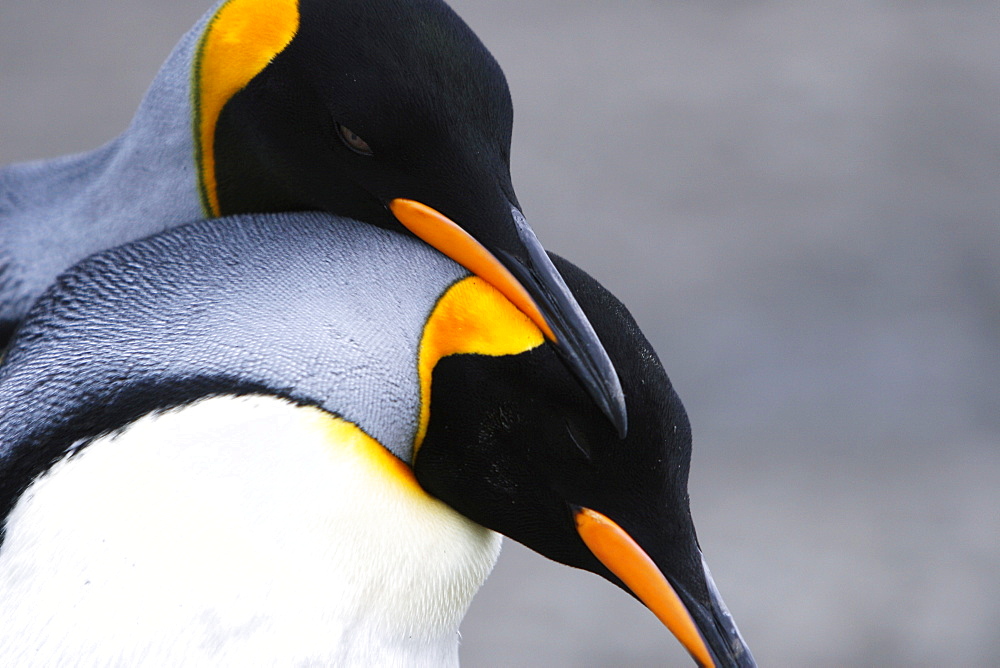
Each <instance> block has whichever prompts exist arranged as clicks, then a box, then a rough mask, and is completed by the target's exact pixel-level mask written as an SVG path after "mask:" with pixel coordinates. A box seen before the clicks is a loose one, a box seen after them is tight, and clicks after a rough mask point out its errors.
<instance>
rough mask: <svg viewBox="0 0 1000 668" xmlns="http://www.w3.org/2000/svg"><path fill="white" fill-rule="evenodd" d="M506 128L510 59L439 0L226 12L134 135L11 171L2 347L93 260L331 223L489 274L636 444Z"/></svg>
mask: <svg viewBox="0 0 1000 668" xmlns="http://www.w3.org/2000/svg"><path fill="white" fill-rule="evenodd" d="M512 117H513V112H512V106H511V99H510V92H509V89H508V87H507V82H506V79H505V77H504V75H503V72H502V71H501V69H500V67H499V65H498V64H497V62H496V61H495V60H494V59H493V57H492V56H491V55H490V53H489V52H488V51H487V49H486V47H485V46H483V44H482V43H481V42H480V41H479V39H478V38H477V37H476V36H475V34H473V32H472V31H471V30H470V29H469V27H468V26H467V25H466V24H465V23H464V22H463V21H462V20H461V19H460V18H459V17H458V16H457V15H456V14H455V13H454V12H453V11H452V10H451V9H450V8H449V7H448V6H447V5H445V4H444V2H442V1H441V0H220V1H219V2H217V3H216V4H215V6H213V7H212V8H211V9H210V10H209V11H208V12H207V13H206V14H205V15H204V16H203V17H202V18H201V20H200V21H199V22H198V23H197V24H196V25H195V26H194V28H192V30H191V31H189V32H188V33H187V34H186V35H185V36H184V37H183V38H182V39H181V41H180V43H179V44H178V45H177V47H176V48H175V49H174V51H173V53H172V54H171V55H170V57H169V58H168V60H167V61H166V63H165V64H164V65H163V67H162V68H161V70H160V72H159V74H158V75H157V76H156V78H155V80H154V81H153V83H152V85H151V87H150V89H149V91H148V92H147V94H146V96H145V97H144V99H143V101H142V103H141V104H140V107H139V110H138V112H137V113H136V115H135V117H134V119H133V121H132V123H131V125H130V127H129V128H128V129H127V130H126V131H125V133H124V134H122V135H121V136H119V137H118V138H117V139H115V140H113V141H112V142H111V143H109V144H107V145H105V146H103V147H101V148H99V149H97V150H95V151H93V152H90V153H85V154H82V155H74V156H68V157H64V158H59V159H56V160H51V161H44V162H35V163H27V164H20V165H13V166H10V167H8V168H6V169H5V170H3V171H0V346H2V345H3V342H4V340H6V339H7V338H8V337H9V336H10V333H11V331H12V329H13V328H14V327H15V326H16V324H17V323H18V322H19V321H20V320H21V319H22V318H23V317H24V314H25V313H26V312H27V310H28V308H29V307H30V306H31V304H32V302H33V301H34V300H35V299H36V298H37V297H38V295H39V294H41V292H42V291H43V290H44V289H45V288H46V287H47V286H48V285H49V284H50V283H51V282H52V281H53V280H54V279H55V277H56V276H57V275H58V274H60V273H61V272H62V271H64V270H65V269H67V268H68V267H69V266H70V265H72V264H74V263H75V262H77V261H79V260H81V259H83V258H85V257H87V256H88V255H90V254H92V253H95V252H98V251H100V250H104V249H107V248H111V247H114V246H117V245H119V244H122V243H126V242H128V241H132V240H135V239H139V238H142V237H145V236H147V235H149V234H154V233H157V232H160V231H163V230H165V229H168V228H170V227H172V226H176V225H179V224H183V223H187V222H190V221H193V220H196V219H199V218H203V217H217V216H221V215H230V214H237V213H254V212H278V211H306V210H320V211H328V212H331V213H334V214H338V215H339V216H347V217H350V218H354V219H357V220H361V221H363V222H366V223H369V224H372V225H377V226H381V227H386V228H393V229H398V230H405V231H407V232H409V233H412V234H414V235H416V236H417V237H420V238H421V239H423V240H424V241H426V242H427V243H429V244H430V245H432V246H434V247H435V248H437V249H438V250H439V251H441V252H443V253H444V254H445V255H447V256H449V257H450V258H452V259H453V260H455V261H456V262H458V263H459V264H461V265H463V266H464V267H466V268H467V269H469V270H470V271H472V272H473V273H475V274H477V275H479V276H481V277H482V278H484V279H485V280H487V281H489V282H490V283H491V284H492V285H493V286H494V287H496V288H497V289H498V290H500V291H501V292H502V293H503V294H504V295H505V296H506V297H507V298H508V299H510V300H511V301H512V302H514V303H515V304H517V305H518V307H519V308H520V309H521V310H522V311H524V312H525V313H527V314H528V315H529V316H530V317H531V318H532V320H533V321H534V322H535V324H536V325H537V326H538V327H539V328H540V329H541V330H542V331H543V332H544V333H545V335H546V337H547V338H548V339H549V341H550V342H552V343H553V345H554V346H555V349H556V350H557V351H559V353H560V355H561V356H562V358H563V360H564V362H565V363H566V364H567V365H568V366H569V368H570V369H572V370H573V372H574V373H575V374H576V375H577V377H578V379H579V380H580V381H581V382H582V383H583V385H584V387H585V388H587V390H588V392H589V393H590V394H591V396H592V397H593V398H594V400H595V401H596V402H597V404H598V405H599V406H600V407H601V409H602V411H603V412H604V413H605V414H606V415H607V416H608V418H609V419H610V420H611V421H612V423H614V424H615V426H616V428H617V429H618V431H619V433H621V434H622V435H624V434H625V433H626V431H627V424H626V420H625V410H624V402H623V399H622V392H621V384H620V381H619V379H618V378H617V377H616V376H615V374H614V369H613V367H612V365H611V362H610V360H609V359H608V356H607V353H606V351H604V350H603V348H602V347H601V345H600V342H599V340H598V339H597V336H596V335H595V333H594V330H593V327H592V326H591V324H590V323H589V322H587V319H586V318H585V317H584V316H583V313H582V311H581V310H580V308H579V305H578V304H577V303H576V301H575V300H574V299H573V297H572V294H571V293H570V291H569V290H568V289H567V287H566V284H565V282H564V281H563V279H562V277H561V276H560V275H559V273H558V271H557V270H556V269H555V267H554V266H553V264H552V262H551V261H550V260H549V258H548V256H547V255H546V254H545V252H544V251H543V250H542V247H541V245H540V244H539V242H538V240H537V239H536V237H535V235H534V233H533V232H532V230H531V228H530V227H529V226H528V224H527V222H526V221H525V218H524V216H523V215H522V213H521V208H520V205H519V204H518V201H517V197H516V195H515V194H514V189H513V186H512V184H511V178H510V142H511V126H512Z"/></svg>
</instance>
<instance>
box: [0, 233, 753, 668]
mask: <svg viewBox="0 0 1000 668" xmlns="http://www.w3.org/2000/svg"><path fill="white" fill-rule="evenodd" d="M287 232H291V233H287ZM555 261H556V263H557V266H559V268H560V271H562V272H563V273H564V275H566V277H567V280H568V281H569V284H570V286H571V287H572V289H573V290H574V294H575V295H576V296H577V298H578V299H580V302H581V304H582V305H583V307H584V308H585V309H586V312H587V316H588V317H589V318H590V319H591V320H592V321H593V322H594V323H595V326H596V327H597V328H598V331H599V333H600V335H601V337H602V341H603V342H604V343H605V345H606V346H608V349H609V351H611V354H612V359H614V360H615V366H616V370H617V372H618V373H619V374H620V375H621V377H622V379H623V382H624V383H625V388H626V393H627V394H626V396H627V397H628V398H629V411H630V420H631V421H632V424H633V427H632V429H630V433H629V436H628V437H627V438H626V439H625V440H622V439H620V438H619V436H618V434H617V432H616V430H615V428H614V427H613V425H611V424H610V423H609V422H608V421H607V420H606V419H604V417H603V416H601V415H600V414H599V413H595V411H593V409H592V407H591V406H592V404H591V403H590V401H589V399H588V397H587V395H586V393H585V391H584V390H583V389H582V388H580V386H579V384H578V383H577V382H576V380H575V379H574V377H573V376H572V375H571V374H570V373H568V372H567V370H566V369H565V367H564V366H563V364H562V363H561V361H560V358H559V357H558V355H557V354H556V353H555V352H554V351H553V350H552V346H551V344H549V343H547V342H545V340H544V338H543V337H542V335H541V333H540V331H539V330H538V329H537V327H535V325H534V324H533V323H532V322H531V321H530V319H528V318H527V317H526V316H525V315H524V314H523V313H521V312H520V311H519V310H517V309H516V308H514V307H513V306H512V305H511V304H510V303H509V302H508V301H507V300H505V299H504V298H503V297H502V296H501V295H500V294H499V293H498V292H497V291H496V290H495V289H494V288H492V287H491V286H490V285H489V284H488V283H486V282H485V281H482V280H481V279H479V278H477V277H471V276H469V275H468V272H466V271H465V270H464V269H462V268H461V267H459V266H457V265H455V264H454V263H452V262H450V261H449V260H447V259H446V258H444V257H443V256H441V255H440V254H438V253H435V252H434V251H433V250H431V249H429V248H427V247H426V246H424V245H423V244H421V243H419V242H417V241H416V240H414V239H411V238H408V237H405V236H401V235H398V234H395V233H392V232H389V231H385V230H380V229H377V228H375V227H372V226H368V225H363V224H360V223H356V222H354V221H348V220H336V221H332V220H331V219H330V217H329V216H328V215H325V214H280V215H270V216H254V217H241V218H231V219H223V220H214V221H202V222H198V223H194V224H191V225H188V226H183V227H180V228H176V229H174V230H171V231H169V232H166V233H164V234H162V235H159V236H156V237H152V238H149V239H146V240H142V241H139V242H136V243H133V244H130V245H127V246H123V247H121V248H118V249H114V250H112V251H108V252H105V253H102V254H99V255H96V256H94V257H92V258H90V259H88V260H87V261H85V262H83V263H81V264H80V265H78V266H77V267H75V268H74V269H72V270H71V271H69V272H67V273H66V274H64V275H62V276H61V277H60V278H59V280H58V281H57V282H56V284H55V285H54V286H53V288H52V289H50V290H49V291H48V292H47V293H46V294H45V295H44V296H43V297H42V299H41V300H39V302H38V303H37V304H36V306H35V307H34V309H33V311H32V313H31V314H30V315H29V317H28V320H27V321H26V323H25V325H24V327H23V328H22V329H21V331H20V334H19V336H18V338H17V339H16V340H15V341H14V343H13V345H12V347H11V348H10V350H9V354H8V357H7V359H6V360H5V362H4V364H3V366H2V367H0V415H3V420H2V421H0V501H2V503H3V506H2V508H3V511H2V512H3V515H4V517H5V529H6V534H5V537H4V540H3V543H2V544H0V627H2V628H3V629H4V632H3V634H2V635H0V658H2V659H3V662H4V663H7V664H17V665H21V664H27V665H53V664H60V663H64V662H67V661H79V662H82V663H89V664H105V663H116V662H118V663H127V664H141V663H146V664H150V665H153V664H171V665H174V664H178V663H184V664H188V665H190V664H198V663H210V664H212V665H240V664H245V663H247V662H248V661H250V662H253V663H281V664H296V663H310V662H314V663H321V664H332V665H339V664H351V665H372V664H405V665H442V664H449V663H454V662H455V661H457V627H458V623H459V622H460V620H461V617H462V615H463V614H464V612H465V609H466V608H467V606H468V603H469V601H470V600H471V597H472V595H473V594H474V593H475V591H476V589H477V588H478V587H479V585H480V584H481V582H482V581H483V579H484V578H485V577H486V576H487V574H488V572H489V570H490V568H491V567H492V564H493V561H494V559H495V557H496V554H497V550H498V548H499V538H498V536H497V535H496V534H494V533H493V531H499V532H501V533H504V534H507V535H509V536H511V537H512V538H514V539H516V540H519V541H520V542H523V543H524V544H525V545H527V546H529V547H531V548H533V549H535V550H537V551H539V552H541V553H542V554H544V555H546V556H549V557H550V558H553V559H556V560H558V561H562V562H564V563H567V564H570V565H573V566H577V567H580V568H585V569H587V570H591V571H593V572H595V573H598V574H599V575H601V576H603V577H605V578H607V579H608V580H610V581H612V582H614V583H615V584H616V585H618V586H621V587H623V588H625V589H626V590H627V591H630V592H632V593H633V594H634V595H636V596H637V597H638V598H639V599H640V600H642V601H643V602H644V603H646V604H647V606H649V607H650V608H651V609H652V610H653V612H654V613H655V614H657V616H658V617H660V619H662V620H663V621H664V623H666V624H667V625H668V626H669V627H670V629H671V630H672V631H673V632H674V633H675V634H676V635H678V637H679V638H680V639H681V641H682V642H683V643H684V645H685V646H686V647H687V648H688V650H689V651H690V652H691V653H692V655H693V656H694V657H695V658H696V659H697V660H698V661H699V663H701V664H702V665H718V666H746V665H752V658H751V657H750V655H749V652H748V650H746V647H745V645H744V644H743V642H742V639H740V638H739V634H738V632H737V631H736V628H735V626H734V625H733V623H732V620H731V618H730V617H729V615H728V612H726V611H725V607H724V606H723V605H722V602H721V599H720V598H719V597H718V593H717V592H716V591H715V590H714V585H713V584H712V582H711V577H710V576H709V575H708V571H707V569H706V568H705V567H704V565H703V562H702V559H701V553H700V550H699V548H698V546H697V540H696V538H695V534H694V527H693V524H692V522H691V518H690V513H689V511H688V507H687V493H686V486H687V468H688V462H689V456H690V431H689V429H688V427H687V418H686V415H685V414H684V410H683V407H682V405H681V404H680V401H679V399H678V398H677V396H676V394H675V393H674V392H673V390H672V388H671V386H670V383H669V380H668V379H667V377H666V375H665V374H664V372H663V369H662V367H661V366H660V364H659V361H658V360H657V359H656V356H655V354H654V353H653V352H652V350H651V349H650V348H649V345H648V343H647V342H646V341H645V339H644V338H643V337H642V334H641V333H640V332H639V331H638V329H637V328H636V326H635V323H634V322H633V321H632V319H631V317H630V316H629V315H628V313H627V311H625V309H624V307H622V306H621V304H620V303H618V302H617V300H615V299H614V298H613V297H612V296H611V295H609V294H608V293H607V292H606V291H605V290H604V289H603V288H601V287H600V286H599V285H598V284H597V283H596V282H594V281H593V279H591V278H589V277H588V276H586V274H584V273H583V272H581V271H580V270H578V269H576V268H575V267H573V266H572V265H570V264H569V263H567V262H565V261H563V260H560V259H558V258H556V260H555ZM411 469H412V470H411ZM622 536H624V537H625V538H622ZM609 541H610V543H609ZM608 545H610V548H608ZM650 568H652V571H650V570H649V569H650Z"/></svg>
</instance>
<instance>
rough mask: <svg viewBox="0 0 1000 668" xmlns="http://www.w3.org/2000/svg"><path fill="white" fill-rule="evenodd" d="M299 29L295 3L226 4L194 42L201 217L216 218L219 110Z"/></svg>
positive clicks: (249, 0)
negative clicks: (216, 138)
mask: <svg viewBox="0 0 1000 668" xmlns="http://www.w3.org/2000/svg"><path fill="white" fill-rule="evenodd" d="M298 30H299V3H298V0H229V2H226V3H225V4H223V5H222V7H220V8H219V11H217V12H216V13H215V16H213V17H212V18H211V19H210V20H209V22H208V26H207V27H206V28H205V32H204V34H203V35H202V37H201V41H200V42H199V44H198V50H197V53H196V54H195V59H194V70H193V73H192V76H193V81H192V98H193V99H192V106H193V108H194V114H195V119H194V120H195V123H194V135H195V136H194V143H195V161H196V162H197V166H198V190H199V195H200V196H201V206H202V209H203V210H204V212H205V215H206V216H218V215H221V211H220V209H219V194H218V190H217V184H216V180H215V126H216V123H217V122H218V120H219V114H220V113H222V107H224V106H225V104H226V102H228V101H229V99H230V98H231V97H232V96H233V95H235V94H236V93H237V92H238V91H239V90H240V89H242V88H243V87H244V86H246V85H247V84H248V83H249V82H250V80H251V79H253V78H254V77H255V76H257V74H258V73H259V72H260V71H261V70H263V69H264V68H265V67H267V65H268V63H270V62H271V60H273V59H274V57H275V56H276V55H278V54H279V53H281V52H282V51H283V50H284V49H285V47H287V46H288V44H289V42H291V41H292V38H294V37H295V34H296V33H297V32H298Z"/></svg>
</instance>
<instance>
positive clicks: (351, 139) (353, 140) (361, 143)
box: [337, 123, 374, 155]
mask: <svg viewBox="0 0 1000 668" xmlns="http://www.w3.org/2000/svg"><path fill="white" fill-rule="evenodd" d="M337 133H338V134H339V135H340V138H341V139H342V140H343V142H344V144H345V145H346V146H347V148H349V149H351V150H352V151H354V152H355V153H357V154H358V155H373V153H374V152H373V151H372V147H371V146H369V145H368V142H366V141H365V140H364V139H362V138H361V137H359V136H358V135H357V134H355V132H354V130H351V129H350V128H348V127H345V126H343V125H341V124H340V123H337Z"/></svg>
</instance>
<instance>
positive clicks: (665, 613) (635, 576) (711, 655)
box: [574, 508, 757, 668]
mask: <svg viewBox="0 0 1000 668" xmlns="http://www.w3.org/2000/svg"><path fill="white" fill-rule="evenodd" d="M574 517H575V520H576V530H577V532H578V533H579V534H580V538H582V539H583V542H584V544H586V546H587V548H588V549H589V550H590V551H591V552H592V553H593V554H594V556H595V557H597V559H598V560H599V561H600V562H601V563H602V564H604V565H605V567H607V569H608V570H609V571H611V572H612V573H614V575H615V576H617V577H618V579H619V580H621V581H622V582H623V583H624V584H625V586H626V587H627V588H628V590H629V591H631V593H632V594H633V595H634V596H635V597H636V598H638V599H639V600H640V601H642V603H643V604H644V605H645V606H646V607H647V608H649V609H650V610H651V611H652V612H653V614H654V615H656V617H657V618H658V619H659V620H660V621H661V622H663V624H664V625H665V626H666V627H667V628H668V629H670V631H671V633H673V634H674V636H676V638H677V639H678V640H679V641H680V642H681V644H682V645H683V646H684V648H685V649H686V650H687V651H688V653H689V654H690V655H691V657H692V658H693V659H694V660H695V661H696V662H697V663H698V665H699V666H702V667H703V668H754V667H755V666H756V665H757V664H756V663H755V662H754V658H753V655H752V654H751V653H750V649H749V648H748V647H747V645H746V643H745V642H744V641H743V637H742V636H741V635H740V632H739V629H737V628H736V623H735V622H734V621H733V618H732V615H730V614H729V610H728V609H727V608H726V604H725V603H723V601H722V597H721V596H720V595H719V590H718V589H717V588H716V586H715V582H714V581H713V580H712V575H711V573H710V572H709V570H708V566H707V565H705V561H704V559H702V567H703V571H704V576H705V582H706V584H707V588H708V592H709V598H710V609H707V608H706V606H705V605H703V604H702V603H699V602H698V601H696V600H695V599H694V598H693V597H692V596H691V595H690V594H688V593H687V591H685V590H684V588H683V587H680V586H678V585H676V584H671V583H670V581H669V580H668V579H667V577H666V576H664V575H663V573H662V572H661V571H660V569H659V568H658V567H657V566H656V564H655V563H654V562H653V560H652V559H651V558H650V557H649V555H648V554H646V552H645V551H644V550H643V549H642V548H641V547H639V544H638V543H636V542H635V540H634V539H633V538H632V537H631V536H629V535H628V533H626V532H625V530H624V529H622V528H621V527H620V526H618V525H617V524H616V523H615V522H613V521H612V520H611V519H609V518H608V517H606V516H605V515H602V514H601V513H599V512H597V511H594V510H590V509H589V508H577V509H575V511H574Z"/></svg>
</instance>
